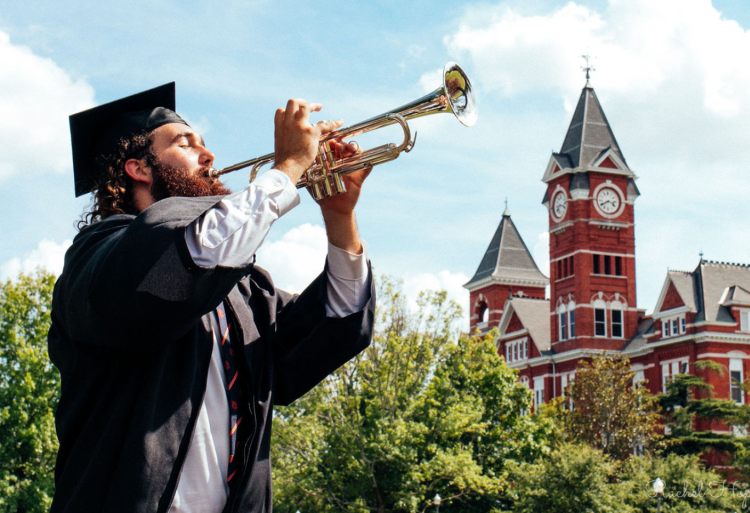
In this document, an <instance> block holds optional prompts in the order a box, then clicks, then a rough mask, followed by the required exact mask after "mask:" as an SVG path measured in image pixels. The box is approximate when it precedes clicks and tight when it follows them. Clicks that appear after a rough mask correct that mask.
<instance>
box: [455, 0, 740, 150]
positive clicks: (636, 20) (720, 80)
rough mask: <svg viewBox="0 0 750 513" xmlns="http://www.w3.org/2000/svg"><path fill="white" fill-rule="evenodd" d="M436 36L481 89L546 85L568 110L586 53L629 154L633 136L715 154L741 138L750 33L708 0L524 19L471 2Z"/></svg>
mask: <svg viewBox="0 0 750 513" xmlns="http://www.w3.org/2000/svg"><path fill="white" fill-rule="evenodd" d="M445 43H446V45H447V46H448V49H449V51H450V52H451V53H453V54H456V55H461V56H464V58H467V59H470V61H471V62H472V68H473V69H475V70H478V73H477V75H478V76H477V77H476V78H477V80H478V81H481V88H482V90H483V91H484V92H485V93H487V94H491V95H499V96H506V97H507V96H513V95H518V94H523V93H530V92H532V93H533V92H542V93H546V92H555V93H557V94H559V95H560V98H561V99H563V100H562V101H564V103H565V105H566V108H567V109H568V110H569V111H570V110H572V108H573V107H574V105H575V100H576V99H577V96H578V91H579V90H580V87H581V85H582V84H583V73H582V72H581V71H579V70H580V68H581V66H582V65H583V60H582V59H581V55H583V54H591V55H593V57H594V67H595V68H596V71H594V73H593V76H592V84H593V85H594V86H595V87H596V89H597V91H599V94H600V95H601V96H605V97H606V101H605V102H604V108H605V110H606V111H607V113H608V114H612V115H611V116H610V119H611V118H613V117H617V118H618V119H619V118H620V117H621V116H620V113H622V117H624V118H625V119H626V120H627V121H626V122H628V123H631V125H632V126H625V127H624V128H623V126H622V125H617V126H615V127H614V128H615V130H616V131H617V132H618V133H622V131H623V130H626V131H628V130H632V134H629V135H630V138H629V142H630V144H629V145H627V147H626V148H624V150H625V151H626V153H628V154H631V155H632V154H633V153H634V152H633V147H634V146H633V143H634V142H635V144H636V145H642V146H643V147H644V148H654V147H655V146H657V145H658V147H659V149H660V150H661V151H662V154H664V153H666V154H670V155H675V156H678V155H683V154H684V153H685V150H686V149H688V150H690V151H692V152H693V153H697V152H698V151H701V152H706V151H707V152H708V153H703V155H704V157H709V156H710V157H714V158H719V159H723V158H726V157H727V155H726V153H727V152H726V149H725V148H722V146H723V144H722V143H724V142H725V141H731V143H732V145H733V147H734V148H739V147H742V146H746V145H747V144H748V143H750V116H748V114H750V67H748V66H746V65H745V64H744V62H743V61H742V59H738V58H737V56H738V55H746V54H748V53H750V32H748V31H746V30H744V29H743V28H742V27H741V26H740V25H739V24H738V23H736V22H735V21H733V20H727V19H724V18H722V17H721V14H720V13H719V11H717V10H716V9H715V8H714V7H713V6H712V5H711V3H710V2H708V1H704V0H662V1H659V2H654V1H651V0H610V2H609V4H608V6H607V7H606V8H605V9H603V10H602V11H600V12H597V11H594V10H592V9H590V8H588V7H584V6H581V5H578V4H576V3H573V2H571V3H568V4H567V5H565V6H563V7H561V8H559V9H557V10H555V11H553V12H550V13H548V14H546V15H534V16H525V15H522V14H520V13H518V12H516V11H514V10H513V9H511V8H508V7H503V6H500V7H485V8H484V9H482V8H479V7H476V6H475V7H474V8H472V9H471V13H470V14H466V15H465V18H464V20H463V21H462V23H461V24H460V27H459V28H458V30H457V31H456V32H455V33H453V34H451V35H449V36H447V37H446V38H445ZM530 108H533V106H532V107H530ZM614 114H617V116H615V115H614ZM634 114H635V115H634ZM725 144H726V143H725ZM636 148H637V146H636Z"/></svg>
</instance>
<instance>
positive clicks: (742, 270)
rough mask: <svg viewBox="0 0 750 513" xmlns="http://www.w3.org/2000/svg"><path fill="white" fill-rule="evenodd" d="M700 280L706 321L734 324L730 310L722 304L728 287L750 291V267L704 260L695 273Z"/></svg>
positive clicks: (701, 317)
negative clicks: (737, 287)
mask: <svg viewBox="0 0 750 513" xmlns="http://www.w3.org/2000/svg"><path fill="white" fill-rule="evenodd" d="M694 274H696V275H697V276H698V278H699V280H700V281H699V284H700V289H699V296H698V297H699V300H700V302H701V303H702V305H701V306H702V307H703V308H701V310H703V312H702V313H703V316H701V315H699V316H698V318H699V319H705V320H706V321H709V322H710V321H726V322H734V318H733V317H732V315H731V312H730V311H729V309H728V308H727V307H725V306H722V305H721V304H720V302H721V299H722V296H723V295H724V291H725V289H726V288H727V287H732V286H739V287H741V288H743V289H745V290H750V266H748V265H741V264H732V263H727V262H711V261H707V260H702V261H701V263H700V264H699V265H698V267H697V268H696V270H695V271H694Z"/></svg>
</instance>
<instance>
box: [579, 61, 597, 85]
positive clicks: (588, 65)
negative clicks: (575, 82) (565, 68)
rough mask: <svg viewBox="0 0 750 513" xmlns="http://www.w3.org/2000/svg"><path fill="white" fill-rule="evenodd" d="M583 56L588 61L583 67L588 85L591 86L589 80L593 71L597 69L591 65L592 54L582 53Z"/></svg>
mask: <svg viewBox="0 0 750 513" xmlns="http://www.w3.org/2000/svg"><path fill="white" fill-rule="evenodd" d="M581 57H583V59H584V60H585V61H586V66H584V67H581V69H582V70H583V71H585V72H586V87H589V85H590V84H589V80H590V79H591V72H592V71H596V68H595V67H593V66H592V65H591V62H590V61H591V56H590V55H588V54H586V55H581Z"/></svg>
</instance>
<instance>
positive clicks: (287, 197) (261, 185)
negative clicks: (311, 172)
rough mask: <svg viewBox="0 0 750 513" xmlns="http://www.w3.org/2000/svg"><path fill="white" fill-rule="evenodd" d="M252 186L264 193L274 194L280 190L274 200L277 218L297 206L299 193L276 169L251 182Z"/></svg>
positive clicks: (285, 176)
mask: <svg viewBox="0 0 750 513" xmlns="http://www.w3.org/2000/svg"><path fill="white" fill-rule="evenodd" d="M253 185H255V186H256V187H257V188H258V189H261V190H263V191H265V192H269V193H270V192H276V191H279V189H281V191H280V194H279V195H278V196H277V197H276V198H275V201H276V207H277V208H278V210H279V217H281V216H283V215H284V214H286V213H287V212H289V211H290V210H291V209H293V208H294V207H296V206H297V205H298V204H299V201H300V199H299V193H298V192H297V187H296V186H295V184H293V183H292V180H291V179H290V178H289V177H288V176H287V175H286V174H285V173H282V172H281V171H279V170H278V169H269V170H268V171H266V172H265V173H263V174H262V175H260V176H259V177H258V178H256V179H255V180H253Z"/></svg>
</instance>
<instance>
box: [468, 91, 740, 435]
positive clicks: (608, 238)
mask: <svg viewBox="0 0 750 513" xmlns="http://www.w3.org/2000/svg"><path fill="white" fill-rule="evenodd" d="M635 180H636V175H635V174H634V173H633V171H632V170H631V169H630V168H629V167H628V164H627V161H626V160H625V157H624V155H623V153H622V151H621V149H620V146H619V145H618V143H617V140H616V139H615V136H614V133H613V131H612V128H611V127H610V124H609V122H608V121H607V118H606V116H605V115H604V111H603V110H602V107H601V105H600V103H599V100H598V98H597V97H596V93H595V92H594V89H593V88H591V87H590V86H589V85H588V84H587V85H586V87H584V88H583V91H582V92H581V96H580V99H579V101H578V105H577V106H576V109H575V112H574V114H573V118H572V120H571V122H570V126H569V128H568V131H567V133H566V135H565V138H564V140H563V144H562V147H561V149H560V151H559V152H558V153H553V154H552V156H551V158H550V160H549V164H548V165H547V169H546V170H545V173H544V177H543V182H544V183H545V186H546V190H545V194H544V199H543V200H542V203H543V205H544V206H545V208H546V209H547V215H548V221H549V252H550V253H549V254H550V277H549V280H548V279H547V277H546V276H544V275H543V274H542V273H541V272H540V271H539V268H538V267H537V265H536V263H535V262H534V260H533V258H532V257H531V254H530V253H529V251H528V249H527V247H526V245H525V244H524V242H523V239H522V238H521V236H520V234H519V233H518V230H517V229H516V227H515V225H514V224H513V221H512V220H511V217H510V215H509V214H508V213H507V209H506V212H505V213H504V214H503V217H502V219H501V221H500V225H499V226H498V229H497V231H496V232H495V235H494V236H493V238H492V240H491V242H490V245H489V247H488V248H487V251H486V252H485V254H484V256H483V258H482V260H481V263H480V265H479V267H478V268H477V271H476V273H475V274H474V276H473V277H472V279H471V280H470V281H469V282H468V283H467V284H466V285H465V287H466V288H467V289H469V292H470V308H471V316H470V327H471V329H472V331H473V330H476V329H479V330H482V331H485V330H487V329H490V328H492V327H496V326H497V327H498V328H499V336H498V338H497V349H498V353H499V354H500V355H502V356H503V357H504V358H505V360H506V361H507V362H508V364H509V365H510V366H511V367H513V368H516V369H518V370H519V372H520V376H521V380H522V381H523V382H525V383H527V385H528V386H529V387H530V388H531V389H532V390H533V391H534V401H535V404H539V403H541V402H546V401H548V400H550V399H551V398H553V397H557V396H560V395H563V394H564V390H565V388H566V386H567V385H568V384H569V383H570V382H571V381H572V380H573V379H574V378H575V369H576V367H577V365H578V362H579V361H580V360H581V359H585V358H590V357H592V356H595V355H600V354H607V353H621V354H624V355H626V356H628V357H629V358H630V360H631V362H632V368H633V370H634V371H635V373H636V379H638V380H644V379H645V380H647V381H648V387H649V389H650V390H651V391H652V392H654V393H657V392H660V391H662V390H663V389H664V387H665V385H666V383H667V382H668V381H669V380H670V379H671V377H672V376H674V375H675V374H677V373H682V372H686V371H688V370H689V371H690V372H691V373H696V374H698V375H700V374H701V373H700V372H695V369H694V367H693V364H694V363H695V362H696V361H698V360H701V359H710V360H714V361H716V362H718V363H720V364H721V365H723V366H724V367H725V368H726V370H727V372H726V373H724V376H720V375H718V374H717V373H715V372H706V373H705V374H704V375H703V377H704V378H705V379H706V380H707V381H708V382H709V383H711V384H712V385H713V388H714V396H715V397H718V398H732V399H734V400H735V401H737V402H741V403H745V402H746V401H747V398H746V397H745V395H746V394H745V393H744V391H743V389H742V387H741V386H739V384H740V383H742V382H744V381H745V378H746V376H748V373H749V372H750V364H748V362H749V361H750V266H746V265H738V264H729V263H719V262H710V261H706V260H702V259H701V261H700V262H699V263H698V265H697V267H696V268H695V269H694V270H693V271H690V272H683V271H669V272H668V273H667V276H666V278H665V281H664V286H663V288H662V292H661V294H660V296H659V299H658V301H657V303H656V305H655V307H654V309H653V313H652V314H651V315H646V313H645V310H639V309H638V306H637V300H636V299H637V298H636V281H635V280H636V274H635V268H636V266H635V262H636V247H635V232H634V219H635V202H636V200H637V198H638V196H639V194H640V193H639V191H638V187H637V186H636V184H635ZM547 283H549V297H545V287H546V285H547ZM696 428H697V429H706V428H707V426H696Z"/></svg>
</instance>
